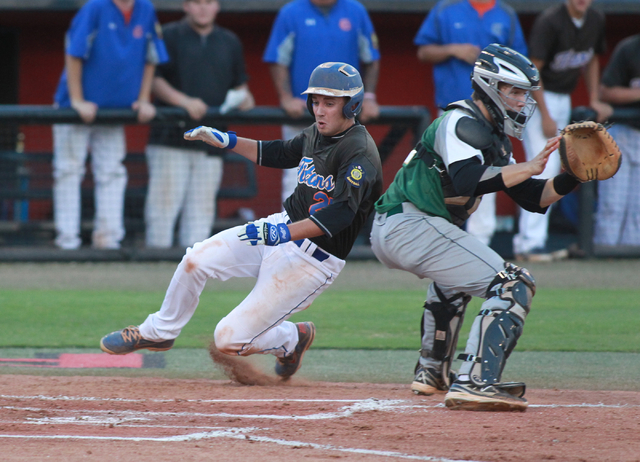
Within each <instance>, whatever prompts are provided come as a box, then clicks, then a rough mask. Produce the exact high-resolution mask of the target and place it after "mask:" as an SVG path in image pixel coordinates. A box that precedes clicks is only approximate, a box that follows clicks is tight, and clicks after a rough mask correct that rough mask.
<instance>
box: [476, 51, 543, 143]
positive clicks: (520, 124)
mask: <svg viewBox="0 0 640 462" xmlns="http://www.w3.org/2000/svg"><path fill="white" fill-rule="evenodd" d="M471 80H472V83H473V88H474V89H475V90H476V91H478V93H479V95H480V98H481V100H482V102H483V103H484V104H485V105H486V106H487V109H489V112H490V113H491V115H492V116H493V118H494V120H495V121H496V123H498V124H500V125H502V126H503V127H504V132H505V133H506V134H507V135H509V136H513V137H516V138H518V139H520V140H521V139H522V131H523V130H524V127H525V125H526V124H527V122H528V121H529V119H530V118H531V116H532V115H533V112H534V111H535V107H536V103H535V101H534V100H533V98H531V95H530V92H531V91H535V90H538V89H539V88H540V87H539V86H538V85H539V83H540V74H539V73H538V69H536V67H535V66H534V65H533V63H532V62H531V61H530V60H529V59H528V58H527V57H526V56H524V55H522V54H520V53H518V52H517V51H515V50H512V49H511V48H507V47H504V46H502V45H498V44H495V43H493V44H491V45H489V46H487V47H486V48H485V49H484V50H482V52H481V53H480V56H479V57H478V60H477V61H476V63H475V65H474V67H473V73H472V74H471Z"/></svg>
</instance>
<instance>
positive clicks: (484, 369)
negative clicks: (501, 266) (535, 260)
mask: <svg viewBox="0 0 640 462" xmlns="http://www.w3.org/2000/svg"><path fill="white" fill-rule="evenodd" d="M535 287H536V286H535V280H534V279H533V277H532V276H531V274H530V273H529V271H527V270H526V269H525V268H519V267H517V266H515V265H512V264H511V263H505V270H504V271H501V272H500V273H498V275H497V276H496V277H495V279H494V280H493V282H492V283H491V284H490V286H489V290H488V291H487V298H491V297H498V298H500V299H501V300H506V301H509V302H510V306H509V307H508V308H507V309H483V310H482V311H480V313H479V314H478V320H479V323H480V333H479V335H480V341H479V344H478V351H477V353H476V354H475V355H470V354H461V355H459V356H458V359H462V360H464V361H472V362H473V366H472V368H471V372H470V373H469V377H470V380H471V382H472V383H473V384H474V385H476V386H479V387H481V386H486V385H493V384H499V383H500V378H501V376H502V371H503V369H504V366H505V363H506V361H507V358H509V355H510V354H511V352H512V351H513V349H514V348H515V347H516V343H517V342H518V338H520V336H521V335H522V329H523V327H524V321H525V318H526V317H527V314H528V313H529V309H530V307H531V300H532V299H533V295H534V294H535Z"/></svg>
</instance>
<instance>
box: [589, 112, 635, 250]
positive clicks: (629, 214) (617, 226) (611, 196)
mask: <svg viewBox="0 0 640 462" xmlns="http://www.w3.org/2000/svg"><path fill="white" fill-rule="evenodd" d="M609 133H610V134H611V136H612V137H613V139H614V140H615V141H616V143H617V144H618V147H619V148H620V151H621V152H622V164H621V165H620V170H619V171H618V173H616V174H615V176H614V177H613V178H609V179H608V180H605V181H599V182H598V207H597V211H596V224H595V236H594V242H595V243H596V244H600V245H633V246H638V245H640V130H638V129H635V128H632V127H630V126H628V125H622V124H617V125H613V126H612V127H611V128H609Z"/></svg>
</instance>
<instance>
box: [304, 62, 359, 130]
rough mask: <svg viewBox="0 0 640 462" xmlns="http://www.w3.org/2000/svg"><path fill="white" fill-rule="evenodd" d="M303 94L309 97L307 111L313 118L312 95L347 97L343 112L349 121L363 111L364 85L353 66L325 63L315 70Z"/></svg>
mask: <svg viewBox="0 0 640 462" xmlns="http://www.w3.org/2000/svg"><path fill="white" fill-rule="evenodd" d="M302 94H303V95H307V109H309V112H310V113H311V115H312V116H313V115H314V114H313V105H312V104H311V95H324V96H337V97H340V96H343V97H346V98H347V101H346V103H345V105H344V109H343V110H342V112H343V114H344V116H345V117H346V118H347V119H353V118H354V117H355V116H357V115H358V114H359V113H360V110H361V109H362V101H363V100H364V85H363V84H362V78H361V77H360V73H359V72H358V70H357V69H356V68H355V67H353V66H352V65H351V64H345V63H324V64H320V65H319V66H318V67H316V68H315V69H314V70H313V72H312V73H311V77H310V78H309V88H307V89H306V90H305V91H303V92H302Z"/></svg>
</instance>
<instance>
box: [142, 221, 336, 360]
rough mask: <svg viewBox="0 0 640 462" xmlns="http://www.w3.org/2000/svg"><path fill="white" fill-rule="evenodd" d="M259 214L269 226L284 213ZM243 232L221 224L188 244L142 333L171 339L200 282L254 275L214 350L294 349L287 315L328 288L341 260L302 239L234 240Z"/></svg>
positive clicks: (221, 326)
mask: <svg viewBox="0 0 640 462" xmlns="http://www.w3.org/2000/svg"><path fill="white" fill-rule="evenodd" d="M266 219H267V220H268V221H269V222H270V223H273V224H276V223H286V222H287V221H288V219H289V218H288V216H287V214H286V213H285V212H281V213H276V214H273V215H270V216H269V217H267V218H266ZM243 229H244V226H237V227H234V228H230V229H227V230H225V231H222V232H220V233H218V234H216V235H215V236H213V237H210V238H209V239H207V240H205V241H203V242H199V243H198V244H196V245H194V246H193V248H189V249H187V253H186V254H185V256H184V258H183V259H182V261H181V262H180V264H179V265H178V268H177V269H176V272H175V274H174V275H173V279H172V280H171V283H170V284H169V288H168V289H167V293H166V296H165V299H164V302H163V303H162V307H161V308H160V311H158V312H157V313H154V314H150V315H149V316H148V317H147V319H146V320H145V321H144V322H143V323H142V324H141V325H140V333H141V334H142V336H143V337H144V338H146V339H148V340H153V341H160V340H169V339H174V338H176V337H178V335H180V332H181V330H182V328H183V327H184V326H185V325H186V324H187V322H189V320H190V319H191V317H192V316H193V314H194V312H195V310H196V308H197V306H198V302H199V297H200V294H201V293H202V290H203V289H204V286H205V283H206V282H207V279H209V278H212V279H219V280H221V281H226V280H228V279H230V278H232V277H254V278H256V285H255V286H254V288H253V290H252V291H251V292H250V293H249V295H247V297H246V298H245V299H244V300H243V301H242V302H241V303H240V304H239V305H238V306H237V307H235V308H234V309H233V310H232V311H231V312H230V313H229V314H228V315H227V316H225V317H224V318H223V319H222V320H221V321H220V322H219V323H218V325H217V327H216V329H215V333H214V338H215V343H216V346H217V348H218V349H219V350H220V351H222V352H223V353H227V354H237V355H242V356H246V355H251V354H256V353H258V354H272V355H274V356H277V357H284V356H286V355H287V354H289V353H291V351H293V349H294V348H295V346H296V345H297V343H298V330H297V329H296V326H295V324H293V323H291V322H289V321H287V319H288V318H289V317H290V316H291V315H293V314H294V313H297V312H299V311H302V310H304V309H306V308H308V307H309V306H310V305H311V303H312V302H313V301H314V300H315V299H316V297H318V295H320V294H321V293H322V292H323V291H324V290H325V289H327V288H328V287H329V285H331V283H332V282H333V281H334V280H335V278H336V277H337V276H338V274H339V273H340V271H341V270H342V268H343V267H344V264H345V262H344V260H341V259H339V258H337V257H335V256H333V255H329V254H327V253H326V252H324V251H322V250H321V249H318V247H317V246H316V245H315V244H313V243H312V242H311V241H309V240H308V239H304V240H303V241H302V243H301V246H298V245H297V244H296V243H295V242H288V243H286V244H281V245H278V246H275V247H270V246H264V245H256V246H250V245H247V244H246V243H245V242H244V241H241V240H240V239H239V238H238V232H240V231H241V230H243ZM314 255H315V256H314ZM320 260H323V261H320Z"/></svg>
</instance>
